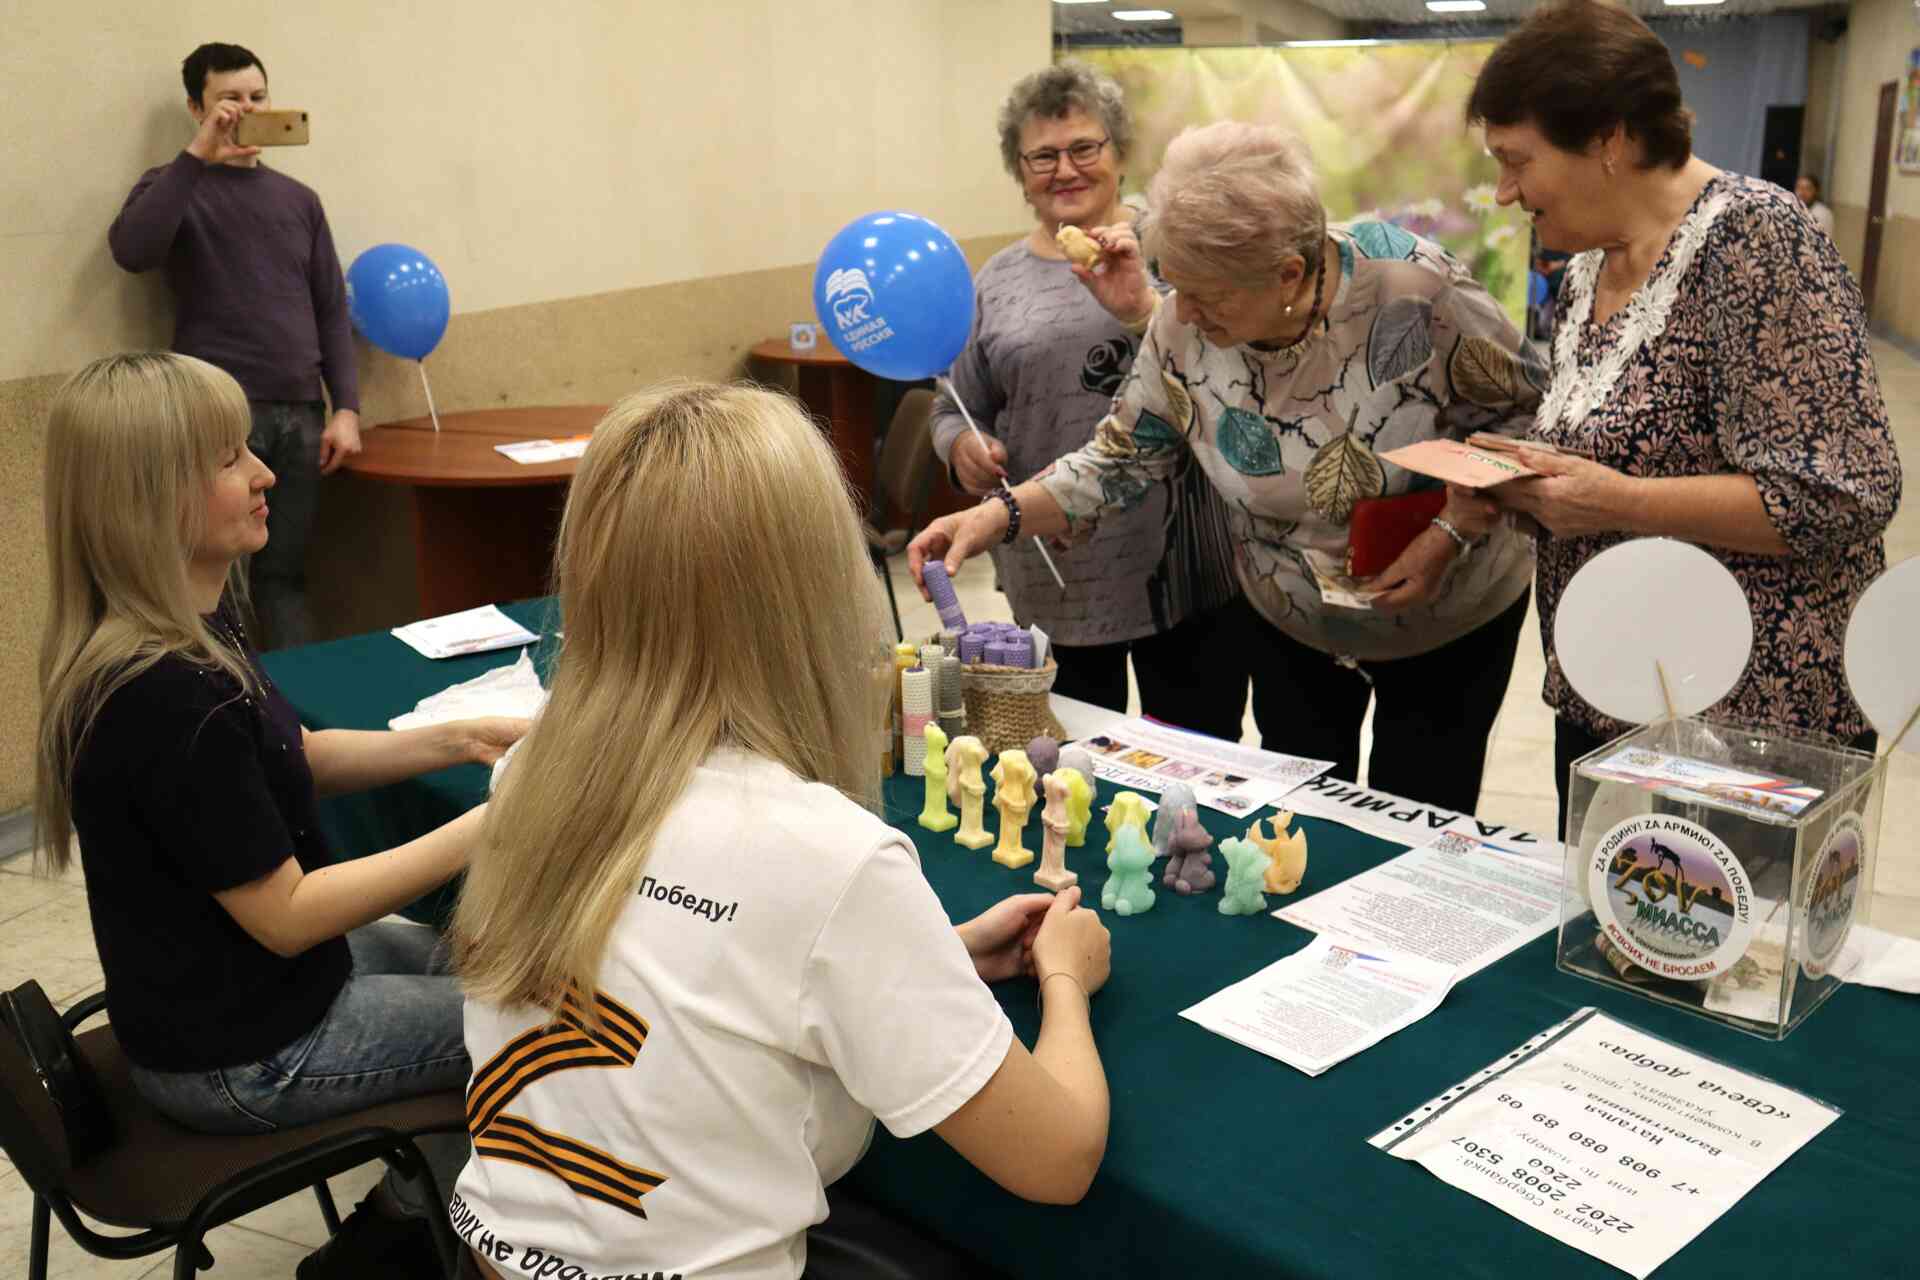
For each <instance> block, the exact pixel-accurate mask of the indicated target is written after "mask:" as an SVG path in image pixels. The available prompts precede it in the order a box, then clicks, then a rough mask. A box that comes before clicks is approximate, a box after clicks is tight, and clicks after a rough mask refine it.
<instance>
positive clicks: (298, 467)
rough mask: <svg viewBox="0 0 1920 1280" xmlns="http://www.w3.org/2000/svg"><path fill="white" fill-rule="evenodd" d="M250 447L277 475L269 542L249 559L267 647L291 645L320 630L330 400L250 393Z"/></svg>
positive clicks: (256, 607)
mask: <svg viewBox="0 0 1920 1280" xmlns="http://www.w3.org/2000/svg"><path fill="white" fill-rule="evenodd" d="M248 406H249V407H250V408H251V409H252V410H253V429H252V431H250V432H249V433H248V435H247V448H249V449H251V450H253V456H254V457H256V458H258V459H260V461H262V462H264V463H266V464H267V466H268V467H270V468H272V470H273V474H274V476H275V477H276V479H275V482H274V486H273V492H272V493H271V494H269V495H268V496H267V545H266V546H264V547H262V548H261V549H260V550H259V551H256V552H255V553H254V554H253V558H252V560H251V561H250V562H249V563H248V565H247V577H248V585H249V587H250V588H251V589H252V594H253V616H254V618H255V619H256V620H257V621H258V623H259V630H260V632H261V634H260V635H259V636H258V637H256V639H258V641H259V646H260V648H261V649H263V650H264V649H286V648H291V647H292V646H294V645H301V644H306V643H307V642H308V641H309V640H311V639H312V638H313V619H312V618H311V616H309V614H308V612H307V547H308V544H309V543H310V542H311V540H312V536H313V513H314V511H315V509H316V508H317V507H318V505H319V500H320V436H321V433H322V432H324V431H325V430H326V427H327V421H326V406H325V405H323V404H321V403H320V402H319V401H318V400H250V401H248Z"/></svg>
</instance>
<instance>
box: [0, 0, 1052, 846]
mask: <svg viewBox="0 0 1920 1280" xmlns="http://www.w3.org/2000/svg"><path fill="white" fill-rule="evenodd" d="M7 10H8V12H7V17H6V33H7V34H6V39H5V40H4V41H3V42H0V85H4V86H5V89H4V93H5V102H6V105H7V106H8V107H9V108H10V109H9V110H7V111H6V112H4V113H0V154H5V155H6V156H7V160H8V172H7V181H6V183H5V184H4V186H3V187H0V244H4V245H5V250H4V251H0V500H3V501H0V539H4V544H0V549H3V550H4V552H5V554H6V557H7V561H8V563H10V564H12V565H15V566H17V570H16V572H15V574H13V575H10V579H11V580H13V581H15V582H16V583H17V588H16V590H14V591H12V592H9V593H8V595H9V600H8V603H9V605H10V606H11V607H10V608H9V609H8V610H6V611H5V612H4V614H0V707H4V710H0V811H4V810H6V809H9V808H11V807H13V806H16V805H19V804H21V803H24V802H25V801H26V800H27V798H28V794H27V793H28V789H29V786H30V778H31V747H30V741H31V736H32V732H33V724H34V716H35V711H34V700H35V699H34V683H33V663H34V653H35V650H36V648H37V645H38V639H39V628H40V625H41V620H42V618H43V616H44V609H45V584H44V581H43V573H44V571H43V568H42V564H43V558H42V557H43V552H42V544H41V537H40V519H41V516H40V509H39V471H40V446H41V439H42V432H43V427H44V417H45V405H46V402H47V399H48V397H49V396H50V395H51V393H52V391H53V389H54V388H55V387H56V386H57V385H58V383H59V379H60V378H61V377H63V376H65V375H66V374H68V373H71V372H72V371H73V369H75V368H76V367H78V366H79V365H80V364H82V363H84V362H85V361H87V360H89V359H91V358H93V357H95V356H97V355H100V354H103V353H105V352H108V351H113V350H119V349H127V348H138V347H150V346H159V345H164V344H165V342H166V341H167V338H168V334H169V330H170V323H169V319H168V316H169V308H168V300H167V297H166V294H165V290H164V287H163V286H162V285H161V284H160V282H159V280H158V279H157V278H156V277H142V278H134V277H129V276H126V275H125V274H123V273H122V272H120V271H119V270H118V268H116V267H115V266H114V265H113V263H112V261H111V259H110V258H109V257H108V255H107V249H106V240H105V235H106V227H107V224H108V223H109V222H110V221H111V220H112V218H113V216H114V214H115V213H116V212H117V211H118V209H119V207H120V204H121V201H122V200H123V199H124V198H125V195H126V192H127V189H128V188H129V187H130V186H131V185H132V183H133V181H134V179H135V178H136V177H138V176H139V173H140V171H141V170H142V169H144V168H146V167H148V166H151V165H154V164H159V163H163V162H165V161H166V160H168V159H169V158H170V157H171V156H172V155H174V154H175V153H176V152H177V150H178V148H179V147H180V146H181V145H182V144H183V143H184V142H185V141H186V139H187V137H188V136H189V122H188V120H187V118H186V115H185V111H184V106H183V101H182V99H183V94H182V89H181V85H180V82H179V76H178V67H179V62H180V59H181V58H182V57H183V56H184V55H185V54H186V53H187V51H188V50H189V49H191V48H192V47H193V45H194V44H196V43H198V42H199V41H201V40H204V39H222V40H230V41H235V42H237V43H240V44H244V45H246V46H248V47H249V48H252V49H253V50H255V51H256V52H257V53H258V54H260V56H261V57H262V58H264V59H265V60H266V62H267V68H268V71H269V73H270V76H271V80H272V86H273V90H274V94H275V97H276V99H277V101H278V102H279V104H280V105H283V106H301V107H305V108H307V109H308V110H309V111H311V112H312V114H313V132H314V139H315V140H314V144H313V145H312V146H311V147H309V148H307V149H304V150H298V151H288V152H284V153H279V154H276V155H274V156H273V163H275V164H276V165H278V166H279V167H281V168H283V169H284V170H285V171H286V172H288V173H290V174H292V175H293V176H295V177H297V178H300V179H301V180H302V181H304V182H307V183H310V184H311V185H313V186H314V187H315V188H316V189H317V190H318V191H319V192H320V194H321V196H322V198H323V199H324V200H325V202H326V205H327V210H328V216H329V218H330V220H331V222H332V225H333V232H334V239H335V242H336V244H337V245H338V247H339V250H340V255H341V257H342V259H343V260H346V261H350V260H351V259H352V257H353V256H354V255H355V254H357V253H358V252H359V251H360V250H362V249H364V248H366V247H367V246H369V245H371V244H374V243H377V242H379V241H383V240H397V241H401V242H404V243H409V244H412V245H415V246H416V247H419V248H421V249H423V250H425V251H426V252H427V253H428V254H429V255H431V256H432V257H433V258H434V259H435V260H436V261H437V262H438V263H439V265H440V267H441V269H442V270H443V271H444V272H445V273H446V276H447V278H448V281H449V282H450V284H451V287H452V291H453V301H454V310H455V315H454V319H453V323H452V325H451V326H450V328H449V330H448V335H447V338H446V340H445V341H444V343H443V344H442V347H441V349H440V351H438V352H436V353H435V355H434V356H433V357H431V358H430V360H429V362H428V363H429V368H430V369H431V371H432V373H433V377H434V390H435V393H436V396H437V398H438V400H439V403H440V405H441V406H442V407H443V408H462V407H474V406H478V405H483V404H503V403H505V404H527V403H540V402H542V401H552V400H556V399H566V400H590V399H606V398H611V397H612V396H614V395H617V394H619V393H620V392H622V391H625V390H628V389H631V388H632V387H633V386H635V385H638V384H640V383H643V382H646V381H648V380H651V379H655V378H659V377H662V376H666V375H669V374H692V375H696V376H713V377H718V376H731V375H737V374H739V373H741V372H744V371H745V365H744V363H743V357H744V353H745V351H746V349H747V348H748V347H749V346H751V345H752V343H753V342H754V341H756V340H758V339H759V338H761V337H765V336H767V335H768V334H770V333H773V332H777V331H779V330H780V329H782V328H783V327H784V325H785V323H786V322H787V321H789V320H798V319H803V318H806V317H807V315H808V313H809V312H810V309H811V306H810V295H809V291H808V288H807V285H808V281H809V280H810V266H809V264H810V263H811V261H812V259H813V257H814V256H815V255H816V254H817V253H818V251H819V248H820V246H821V245H822V244H824V243H825V242H826V240H827V238H828V237H829V236H830V235H831V234H832V233H833V232H834V231H835V230H837V229H838V228H839V227H840V226H841V225H843V224H844V223H845V222H847V221H848V220H849V219H851V218H853V217H855V216H857V215H858V214H860V213H863V212H866V211H868V210H871V209H874V208H879V207H883V206H895V207H901V208H907V209H912V210H914V211H916V212H920V213H924V214H926V215H927V216H929V217H932V218H934V219H935V220H936V221H938V222H940V223H941V224H942V225H944V226H945V227H946V228H947V229H948V230H949V231H950V232H952V233H953V234H954V235H955V236H956V237H960V238H961V239H962V240H963V243H965V245H966V247H967V249H968V251H969V255H970V256H972V257H975V258H977V257H978V256H979V255H980V254H981V253H983V252H986V251H988V250H990V249H991V248H993V247H997V246H998V245H999V244H1001V243H1004V242H1005V240H1006V239H1007V238H1008V237H1009V236H1010V235H1011V234H1013V233H1014V232H1017V231H1018V230H1020V229H1021V228H1022V227H1023V225H1024V224H1025V222H1026V214H1025V211H1024V209H1023V207H1022V205H1021V204H1020V202H1019V199H1018V197H1017V193H1016V192H1015V189H1014V187H1013V184H1012V183H1011V182H1010V181H1009V180H1008V179H1007V177H1006V175H1005V174H1004V173H1003V172H1001V170H1000V168H999V164H998V153H997V148H996V146H995V142H994V136H993V112H994V110H995V108H996V107H997V106H998V103H999V99H1000V97H1001V95H1002V94H1003V93H1004V92H1005V90H1006V87H1007V86H1008V85H1009V84H1010V83H1011V82H1012V81H1013V80H1014V79H1015V78H1017V77H1018V76H1019V75H1021V74H1023V73H1024V72H1026V71H1029V70H1032V69H1034V68H1036V67H1039V66H1042V65H1045V64H1046V62H1047V61H1048V58H1049V47H1050V32H1049V21H1050V16H1049V12H1048V10H1049V6H1048V5H1045V4H1041V3H1036V2H1035V0H967V2H966V3H954V2H952V0H797V2H790V3H780V2H777V0H714V2H711V3H706V4H692V5H677V4H676V5H666V4H651V3H644V4H642V3H631V2H630V0H568V2H567V3H564V4H559V5H552V6H544V7H540V8H536V7H533V6H526V5H523V4H520V3H515V2H510V0H462V2H456V0H432V2H427V3H413V4H392V3H388V2H384V0H329V3H327V4H324V5H299V6H295V5H277V4H276V5H263V4H260V3H258V0H251V2H249V3H240V2H239V0H207V2H206V3H200V4H195V5H191V6H189V5H186V4H184V3H178V2H176V0H156V2H155V3H151V4H138V5H128V4H123V3H108V2H106V0H75V2H74V3H67V4H58V5H55V4H39V5H28V4H25V3H21V4H9V5H8V6H7ZM361 355H362V364H361V369H362V380H363V383H364V385H365V393H364V401H365V404H364V408H365V411H366V415H367V417H368V420H369V421H379V420H381V419H382V418H391V417H397V416H409V415H412V414H415V413H418V412H420V410H421V407H422V406H421V405H420V403H419V399H418V384H417V382H416V381H415V380H414V379H413V378H412V376H411V373H410V370H409V368H408V367H406V366H403V365H402V364H401V363H400V362H397V361H394V360H392V359H390V358H389V357H386V356H383V355H379V354H377V353H373V352H370V351H368V350H367V349H366V348H365V347H364V346H363V347H362V349H361ZM369 488H370V487H369ZM393 500H394V495H393V494H391V493H370V492H366V491H364V490H360V491H357V490H356V489H355V487H354V486H353V484H352V483H351V482H343V483H340V484H337V485H334V486H333V487H332V489H331V491H330V492H329V494H328V498H327V504H326V505H327V509H326V510H324V511H323V513H322V517H321V525H322V530H323V532H325V531H329V530H330V531H332V536H334V537H335V538H336V545H340V541H339V540H341V539H344V538H346V537H347V536H348V531H350V532H351V534H352V535H353V536H354V537H357V538H359V539H360V543H361V545H360V546H358V547H357V548H356V552H357V554H356V556H355V557H354V559H357V560H358V563H359V565H360V566H362V567H366V566H369V565H371V566H372V568H371V578H370V579H363V580H360V582H359V584H358V585H355V584H354V583H355V580H354V578H353V577H352V576H351V573H350V572H349V570H352V568H353V566H352V565H351V564H348V565H347V566H346V567H345V568H344V569H342V570H340V571H334V570H333V569H331V568H329V567H328V566H321V571H320V580H319V581H317V582H316V584H315V595H316V602H317V603H318V604H320V605H321V607H322V608H323V609H326V610H330V611H331V612H332V613H333V615H334V616H333V618H332V621H333V622H334V623H335V625H334V626H332V627H329V630H337V629H338V628H339V625H340V624H343V623H346V622H350V621H352V620H354V619H356V618H365V617H369V616H376V615H378V616H384V614H385V612H386V611H388V610H389V609H390V608H391V607H392V601H393V599H394V594H393V593H394V591H395V590H397V589H398V588H397V587H395V585H394V583H393V581H392V573H391V572H390V570H391V567H392V566H393V565H404V564H405V563H406V562H407V561H408V560H410V557H411V547H410V541H411V538H410V532H409V530H408V529H407V527H406V522H405V519H404V511H401V510H398V509H397V508H396V507H395V506H394V505H393ZM370 541H371V545H368V544H369V542H370ZM347 559H348V558H347V557H336V559H335V560H334V561H332V562H330V564H332V565H339V564H340V562H341V561H343V560H347ZM409 581H410V579H409Z"/></svg>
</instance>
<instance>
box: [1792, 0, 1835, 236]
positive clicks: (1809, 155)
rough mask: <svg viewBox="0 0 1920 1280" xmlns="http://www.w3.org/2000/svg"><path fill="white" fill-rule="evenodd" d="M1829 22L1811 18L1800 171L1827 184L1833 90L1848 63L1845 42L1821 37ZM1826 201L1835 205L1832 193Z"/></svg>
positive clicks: (1808, 31) (1819, 18) (1824, 19)
mask: <svg viewBox="0 0 1920 1280" xmlns="http://www.w3.org/2000/svg"><path fill="white" fill-rule="evenodd" d="M1825 22H1826V18H1825V16H1824V15H1814V16H1810V17H1809V18H1808V19H1807V23H1808V29H1807V114H1806V117H1805V119H1804V121H1803V122H1802V124H1801V128H1800V172H1802V173H1811V174H1813V175H1814V176H1815V177H1819V178H1821V179H1822V181H1826V178H1825V176H1824V175H1825V174H1826V171H1827V160H1828V156H1827V148H1828V145H1829V143H1830V137H1829V135H1830V133H1831V131H1832V124H1833V116H1834V111H1833V90H1834V86H1835V83H1836V81H1837V80H1838V79H1839V77H1840V75H1841V74H1842V71H1841V63H1842V62H1843V61H1844V58H1843V56H1842V52H1841V51H1842V48H1843V43H1842V41H1841V40H1822V39H1821V38H1820V31H1821V29H1822V27H1823V26H1824V25H1825ZM1843 39H1844V38H1843ZM1825 199H1826V201H1827V203H1828V204H1832V203H1833V192H1832V191H1831V190H1828V191H1827V193H1826V196H1825Z"/></svg>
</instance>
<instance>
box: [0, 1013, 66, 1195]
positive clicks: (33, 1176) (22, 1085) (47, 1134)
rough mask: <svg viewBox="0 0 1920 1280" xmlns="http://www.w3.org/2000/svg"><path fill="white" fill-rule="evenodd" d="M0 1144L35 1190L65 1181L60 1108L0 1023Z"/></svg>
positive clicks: (58, 1184)
mask: <svg viewBox="0 0 1920 1280" xmlns="http://www.w3.org/2000/svg"><path fill="white" fill-rule="evenodd" d="M0 1147H4V1148H5V1149H6V1153H7V1158H8V1159H9V1160H11V1161H13V1163H14V1164H15V1166H17V1167H18V1168H19V1170H20V1176H21V1177H23V1178H25V1179H26V1180H27V1185H28V1186H29V1187H32V1188H33V1189H34V1190H35V1191H38V1192H42V1193H45V1192H49V1191H55V1190H57V1189H59V1188H60V1187H62V1186H64V1185H65V1184H66V1180H67V1175H68V1174H69V1173H70V1172H71V1171H72V1169H73V1158H72V1155H71V1154H70V1153H69V1152H68V1150H67V1134H66V1130H65V1129H64V1128H63V1127H62V1126H61V1123H60V1112H59V1110H58V1109H57V1108H56V1107H55V1106H54V1105H53V1099H52V1098H51V1097H49V1096H48V1095H47V1091H46V1089H45V1087H44V1086H42V1085H41V1083H40V1077H39V1075H37V1074H36V1073H35V1072H34V1069H33V1063H32V1061H31V1060H30V1059H29V1058H28V1057H27V1052H26V1050H25V1049H24V1048H23V1047H22V1046H21V1044H20V1042H19V1040H17V1039H16V1038H15V1037H14V1034H13V1031H12V1030H11V1029H10V1028H8V1027H5V1026H0Z"/></svg>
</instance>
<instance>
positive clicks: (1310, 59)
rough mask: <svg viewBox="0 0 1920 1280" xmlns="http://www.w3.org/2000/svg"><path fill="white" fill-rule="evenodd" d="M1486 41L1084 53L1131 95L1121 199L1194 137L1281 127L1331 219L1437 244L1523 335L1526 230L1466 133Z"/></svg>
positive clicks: (1475, 138)
mask: <svg viewBox="0 0 1920 1280" xmlns="http://www.w3.org/2000/svg"><path fill="white" fill-rule="evenodd" d="M1493 49H1494V42H1493V41H1490V40H1487V41H1470V42H1459V43H1451V42H1433V43H1425V42H1422V43H1408V44H1382V45H1371V46H1352V45H1349V46H1337V47H1331V48H1284V47H1274V48H1236V49H1171V48H1152V49H1082V50H1078V51H1076V52H1075V53H1074V54H1073V55H1072V56H1074V57H1076V58H1078V59H1080V60H1081V61H1083V62H1086V63H1088V64H1090V65H1092V66H1094V67H1097V68H1099V69H1100V70H1102V71H1105V72H1106V73H1107V74H1108V75H1110V76H1112V77H1113V78H1114V79H1115V80H1117V81H1118V82H1119V83H1120V86H1121V87H1122V88H1123V89H1124V90H1125V91H1126V95H1127V102H1128V105H1129V106H1131V107H1132V109H1133V117H1134V125H1135V129H1136V134H1137V136H1136V140H1135V144H1134V153H1133V159H1132V161H1131V163H1130V164H1129V165H1128V166H1127V175H1126V189H1127V191H1128V192H1130V193H1133V192H1141V191H1144V190H1146V186H1147V183H1148V182H1149V181H1150V180H1151V179H1152V178H1153V174H1154V171H1155V170H1156V169H1157V168H1158V167H1159V160H1160V155H1161V153H1162V152H1164V151H1165V150H1166V146H1167V143H1169V142H1171V141H1172V140H1173V138H1174V135H1176V134H1178V133H1179V132H1180V131H1181V130H1182V129H1184V128H1186V127H1187V126H1189V125H1196V124H1211V123H1212V122H1214V121H1216V120H1249V121H1256V122H1261V123H1268V124H1279V125H1284V126H1285V127H1287V128H1289V129H1291V130H1292V131H1293V132H1294V133H1296V134H1298V135H1299V136H1300V138H1301V140H1302V141H1304V142H1305V143H1306V145H1307V147H1308V148H1309V150H1311V151H1312V153H1313V158H1314V163H1315V165H1316V166H1317V168H1318V169H1319V176H1320V194H1321V198H1322V199H1323V200H1324V201H1325V203H1326V206H1327V216H1328V217H1330V218H1332V219H1334V220H1336V221H1345V220H1347V219H1352V218H1363V217H1371V218H1379V219H1383V220H1386V221H1389V222H1394V223H1398V224H1399V225H1400V226H1403V227H1405V228H1406V229H1407V230H1409V231H1412V232H1414V233H1415V234H1416V235H1422V236H1426V237H1428V238H1430V239H1433V240H1436V241H1438V242H1439V243H1440V244H1443V245H1445V246H1446V247H1447V249H1448V250H1449V251H1450V252H1452V253H1453V255H1454V256H1455V257H1457V258H1459V259H1460V260H1461V261H1462V262H1464V263H1466V264H1467V265H1468V267H1470V268H1471V269H1472V271H1473V273H1474V275H1475V276H1476V277H1478V279H1479V280H1480V282H1481V283H1482V284H1483V285H1485V286H1486V288H1487V290H1488V292H1490V293H1492V294H1493V296H1494V297H1496V298H1498V299H1499V300H1500V302H1501V304H1502V305H1503V306H1505V308H1506V309H1507V314H1508V315H1509V316H1510V317H1512V319H1513V322H1514V325H1515V326H1516V327H1519V328H1521V329H1522V330H1523V331H1524V327H1525V323H1526V303H1527V265H1528V264H1527V250H1528V231H1527V226H1526V218H1525V216H1524V215H1522V214H1521V213H1519V212H1518V211H1515V210H1508V209H1500V208H1497V207H1496V206H1495V205H1494V202H1493V190H1494V182H1495V180H1496V179H1497V177H1498V173H1497V170H1496V167H1495V165H1494V162H1493V159H1492V158H1491V157H1490V156H1488V155H1487V153H1486V149H1485V147H1484V146H1483V145H1482V143H1481V140H1480V136H1479V133H1478V131H1477V130H1468V129H1467V127H1466V125H1465V123H1464V120H1463V109H1464V107H1465V105H1466V101H1467V95H1468V94H1469V93H1470V92H1471V91H1472V89H1473V78H1474V76H1475V75H1477V74H1478V73H1479V70H1480V66H1481V64H1482V63H1484V62H1485V61H1486V59H1487V55H1488V54H1490V53H1492V52H1493Z"/></svg>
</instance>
